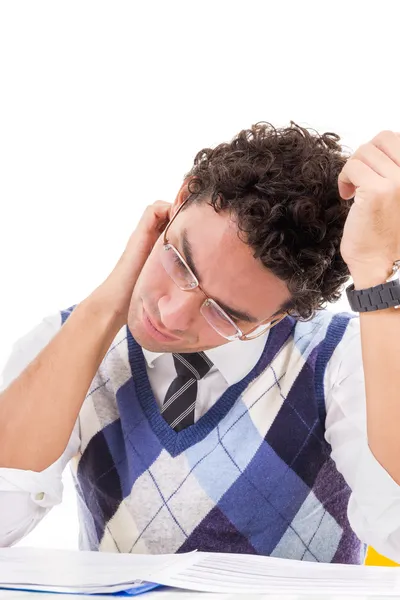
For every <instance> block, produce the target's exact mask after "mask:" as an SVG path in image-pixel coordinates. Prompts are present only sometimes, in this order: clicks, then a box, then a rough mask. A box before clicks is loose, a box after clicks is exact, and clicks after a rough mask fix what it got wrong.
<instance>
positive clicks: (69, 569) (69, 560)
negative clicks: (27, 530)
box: [0, 547, 193, 594]
mask: <svg viewBox="0 0 400 600" xmlns="http://www.w3.org/2000/svg"><path fill="white" fill-rule="evenodd" d="M192 556H193V554H181V555H176V554H171V555H159V556H148V555H139V554H118V553H107V552H84V551H81V552H79V551H74V550H56V549H42V548H24V547H22V548H0V587H2V588H8V589H17V588H18V589H22V588H23V589H27V590H28V589H29V590H34V589H35V590H42V591H45V590H46V591H52V592H64V593H90V594H93V593H115V592H119V591H124V590H128V589H130V588H133V587H134V586H135V585H137V583H138V582H153V577H154V576H155V574H156V573H157V574H159V573H170V574H173V573H174V572H175V571H179V570H181V569H182V567H183V565H184V564H186V560H189V561H192V560H193V559H192ZM154 583H157V582H154Z"/></svg>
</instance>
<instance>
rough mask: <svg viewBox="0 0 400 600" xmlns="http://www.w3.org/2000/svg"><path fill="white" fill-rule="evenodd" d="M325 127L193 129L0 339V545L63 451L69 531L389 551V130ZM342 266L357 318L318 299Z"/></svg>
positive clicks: (143, 542)
mask: <svg viewBox="0 0 400 600" xmlns="http://www.w3.org/2000/svg"><path fill="white" fill-rule="evenodd" d="M338 142H339V138H338V137H337V136H335V135H333V134H324V135H322V136H320V135H318V134H317V133H315V132H312V131H308V130H306V129H303V128H301V127H298V126H296V125H295V124H293V123H292V124H291V126H290V127H288V128H285V129H280V130H275V129H274V128H273V127H271V126H269V125H267V124H258V125H255V126H253V127H252V128H251V129H250V130H244V131H242V132H240V133H239V134H238V135H237V136H236V137H235V138H234V139H233V140H232V141H231V142H230V143H226V144H221V145H219V146H218V147H216V148H215V149H213V150H212V149H205V150H202V151H201V152H199V154H198V155H197V156H196V158H195V161H194V165H193V167H192V169H191V171H190V173H188V174H187V176H186V177H185V180H184V183H183V185H182V187H181V189H180V190H179V192H178V194H177V196H176V199H175V201H174V203H173V205H170V204H168V203H165V202H156V203H155V204H154V205H153V206H150V207H149V208H148V209H146V211H145V213H144V215H143V217H142V219H141V221H140V223H139V225H138V227H137V229H136V231H135V232H134V233H133V234H132V236H131V238H130V240H129V242H128V244H127V247H126V249H125V252H124V254H123V255H122V257H121V259H120V260H119V262H118V264H117V265H116V267H115V269H114V270H113V272H112V273H111V274H110V276H109V277H108V278H107V280H106V281H105V282H103V283H102V284H101V285H100V286H99V287H98V288H97V289H96V290H95V291H94V292H93V293H92V294H91V295H90V296H89V297H88V298H86V299H85V300H83V301H82V302H81V303H80V304H79V305H78V306H76V307H74V308H71V309H69V310H67V311H62V312H61V313H60V315H55V316H54V317H52V318H48V319H46V320H45V321H44V322H43V323H42V324H41V325H39V327H38V328H37V329H35V330H34V331H33V332H32V333H31V334H29V335H28V336H26V337H25V338H24V339H22V340H21V341H20V342H19V343H17V344H16V346H15V348H14V352H13V354H12V356H11V358H10V360H9V363H8V365H7V366H6V368H5V373H4V390H3V392H2V394H1V396H0V467H2V468H1V469H0V490H1V494H0V507H1V510H0V515H1V516H0V544H1V545H10V544H13V543H15V542H16V541H17V540H19V539H21V538H22V537H23V536H24V535H26V534H27V533H28V532H29V531H30V530H31V529H32V528H33V527H34V526H35V525H36V523H37V522H38V521H39V520H40V519H41V518H42V517H43V516H44V515H45V514H46V513H47V512H48V511H49V510H50V508H51V507H52V506H53V505H54V504H56V503H58V502H60V501H61V494H62V486H61V473H62V471H63V469H64V467H65V465H66V464H67V463H68V462H69V461H72V463H71V464H72V469H73V473H74V477H75V481H76V489H77V494H78V503H79V516H80V525H81V530H80V547H81V548H83V549H93V550H96V549H99V550H106V551H119V552H143V553H146V552H150V553H162V552H178V551H180V552H183V551H188V550H193V549H195V548H197V549H200V550H210V551H228V552H249V553H259V554H266V555H272V556H283V557H291V558H296V559H305V560H314V561H326V562H330V561H336V562H338V561H339V562H348V563H360V562H362V560H363V558H364V550H365V546H364V543H369V544H371V545H373V546H374V547H375V548H376V549H377V550H378V551H380V552H381V553H383V554H385V555H387V556H389V557H390V558H393V559H394V560H399V559H400V486H399V483H400V461H399V459H398V456H399V455H400V454H399V446H400V441H399V436H398V435H397V423H398V422H399V415H400V408H399V404H400V403H399V398H398V390H397V387H398V386H397V377H396V367H397V358H398V357H399V356H400V314H399V313H396V308H395V306H396V305H397V303H398V304H400V300H399V298H400V295H399V285H398V282H397V281H396V280H394V281H390V282H387V279H389V278H390V276H391V274H393V275H395V274H396V271H397V263H396V261H397V260H398V259H400V138H399V137H398V136H397V135H396V134H395V133H392V132H383V133H381V134H379V135H378V136H377V137H376V138H374V139H373V140H372V141H371V142H370V143H368V144H366V145H365V146H362V147H361V148H360V149H359V150H358V151H357V152H356V153H355V154H354V155H353V156H352V157H351V159H350V160H347V157H346V156H344V154H343V152H342V149H341V146H340V145H339V143H338ZM354 196H355V201H354V202H349V201H348V200H350V199H352V198H353V197H354ZM349 273H350V274H351V276H352V278H353V281H354V290H352V289H350V291H349V299H350V301H351V305H352V306H353V307H354V309H355V310H357V311H360V319H358V318H355V315H354V314H353V315H346V314H338V315H333V314H331V313H329V312H328V311H325V310H322V308H323V305H324V303H325V302H327V301H334V300H336V299H337V298H338V297H339V295H340V292H341V289H342V287H343V284H344V283H345V282H346V280H347V278H348V275H349ZM370 288H373V289H372V290H370ZM365 299H366V302H365V301H364V300H365ZM363 307H366V308H368V312H363ZM360 328H361V339H360ZM357 536H358V537H357ZM360 540H361V541H360Z"/></svg>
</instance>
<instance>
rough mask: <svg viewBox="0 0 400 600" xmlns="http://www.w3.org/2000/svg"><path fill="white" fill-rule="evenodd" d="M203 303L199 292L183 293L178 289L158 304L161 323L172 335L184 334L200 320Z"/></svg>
mask: <svg viewBox="0 0 400 600" xmlns="http://www.w3.org/2000/svg"><path fill="white" fill-rule="evenodd" d="M203 301H204V298H202V294H201V293H199V292H198V291H197V292H196V291H193V292H183V291H182V290H180V289H179V288H177V289H176V290H174V291H173V293H171V294H169V295H168V296H163V297H162V298H160V300H159V302H158V309H159V311H160V317H161V322H162V323H163V325H164V327H165V328H166V329H168V331H170V332H171V333H174V332H178V331H179V332H184V331H186V330H187V329H189V328H190V327H191V326H192V325H193V323H194V322H195V321H196V320H197V319H198V318H199V315H200V307H201V304H202V302H203Z"/></svg>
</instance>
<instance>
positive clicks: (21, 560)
mask: <svg viewBox="0 0 400 600" xmlns="http://www.w3.org/2000/svg"><path fill="white" fill-rule="evenodd" d="M138 580H141V581H147V582H153V583H158V584H161V585H167V586H173V587H177V588H183V589H187V590H197V591H204V592H220V593H225V594H228V593H236V594H238V593H242V594H246V595H247V594H252V593H255V594H260V593H261V594H282V595H283V594H284V595H288V596H290V595H292V596H293V595H298V594H302V595H303V594H304V595H306V596H312V595H322V594H325V595H331V596H341V595H346V596H349V595H352V596H357V595H361V596H395V595H400V569H398V568H396V567H394V568H393V567H364V566H353V565H337V564H323V563H312V562H305V561H294V560H286V559H278V558H270V557H265V556H253V555H244V554H240V555H239V554H213V553H202V552H197V553H191V554H176V555H159V556H148V555H137V554H118V553H105V552H78V551H71V550H44V549H34V548H4V549H0V587H7V588H16V587H18V588H24V589H35V590H48V591H59V592H67V593H77V592H79V593H86V594H88V593H115V592H117V591H120V590H126V589H129V588H131V587H132V586H134V585H135V582H137V581H138Z"/></svg>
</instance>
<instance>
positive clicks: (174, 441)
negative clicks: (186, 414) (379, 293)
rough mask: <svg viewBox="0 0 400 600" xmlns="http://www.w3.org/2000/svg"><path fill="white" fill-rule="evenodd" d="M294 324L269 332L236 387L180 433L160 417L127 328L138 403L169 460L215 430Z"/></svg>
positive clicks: (283, 323)
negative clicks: (249, 369) (261, 349)
mask: <svg viewBox="0 0 400 600" xmlns="http://www.w3.org/2000/svg"><path fill="white" fill-rule="evenodd" d="M294 323H295V321H294V319H292V318H291V317H286V318H285V319H283V321H281V322H280V323H279V324H278V325H276V326H275V327H274V328H273V329H272V330H271V332H270V335H269V336H268V338H267V341H266V344H265V347H264V350H263V352H262V354H261V356H260V359H259V360H258V362H257V364H256V365H255V366H254V368H253V369H252V370H251V371H250V372H249V373H248V374H247V375H246V376H245V377H244V378H243V379H241V380H240V381H239V382H238V383H236V384H234V385H232V386H230V387H228V389H227V390H226V391H225V392H224V393H223V394H222V396H221V397H220V398H219V399H218V400H217V402H216V403H215V404H214V405H213V406H212V407H211V408H210V409H209V410H208V411H207V412H206V413H205V415H203V416H202V417H201V418H200V419H199V420H198V421H196V423H194V424H193V425H190V426H189V427H186V428H185V429H182V430H181V431H174V430H173V429H171V427H170V426H169V425H168V423H167V422H166V421H165V419H164V418H163V417H162V415H161V413H160V409H159V407H158V405H157V402H156V399H155V397H154V394H153V390H152V389H151V386H150V382H149V378H148V376H147V370H146V360H145V357H144V355H143V350H142V348H141V346H139V344H138V343H137V342H136V340H135V339H134V338H133V336H132V334H131V332H130V330H129V328H128V327H127V343H128V356H129V363H130V367H131V371H132V376H133V383H134V385H135V388H136V393H137V395H138V400H139V402H140V404H141V406H142V409H143V411H144V413H145V415H146V417H147V419H148V421H149V423H150V426H151V428H152V430H153V431H154V433H155V434H156V435H157V437H158V439H159V440H160V443H161V444H162V446H163V447H164V448H165V449H166V450H167V451H168V452H169V453H170V454H171V456H177V455H179V454H181V452H184V451H185V450H187V449H188V448H190V447H191V446H193V445H195V444H197V443H198V442H200V441H201V440H203V439H204V438H205V437H206V436H207V435H208V434H209V433H210V432H211V431H212V430H213V429H215V427H216V426H217V425H218V423H219V422H220V421H221V420H222V419H223V418H224V417H225V416H226V415H227V414H228V412H229V411H230V409H231V408H232V407H233V405H234V404H235V402H236V401H237V400H238V398H239V397H240V396H241V394H242V393H243V391H244V390H245V389H246V387H247V386H248V385H249V383H250V382H251V381H252V380H253V379H255V378H256V377H258V375H259V374H260V373H261V372H262V371H264V370H265V368H266V367H267V366H268V365H269V364H270V363H271V362H272V360H273V359H274V358H275V356H276V354H277V353H278V352H279V350H280V349H281V348H282V346H283V344H284V343H285V341H286V340H287V338H288V337H289V335H290V334H291V332H292V330H293V328H294Z"/></svg>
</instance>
